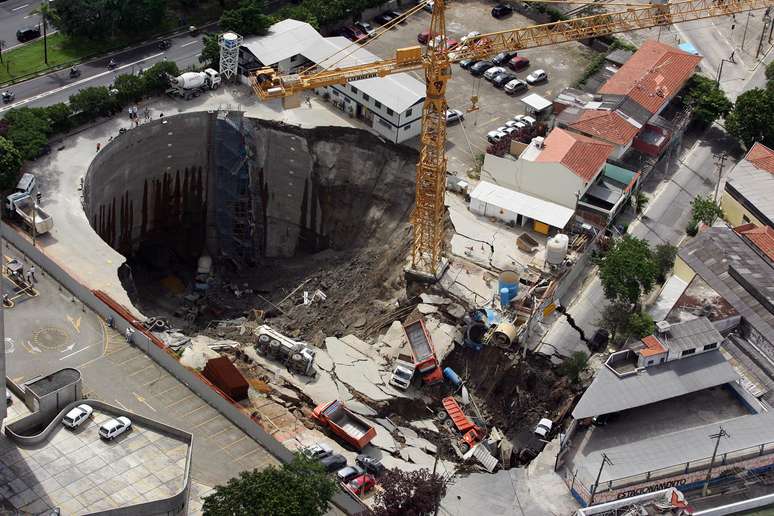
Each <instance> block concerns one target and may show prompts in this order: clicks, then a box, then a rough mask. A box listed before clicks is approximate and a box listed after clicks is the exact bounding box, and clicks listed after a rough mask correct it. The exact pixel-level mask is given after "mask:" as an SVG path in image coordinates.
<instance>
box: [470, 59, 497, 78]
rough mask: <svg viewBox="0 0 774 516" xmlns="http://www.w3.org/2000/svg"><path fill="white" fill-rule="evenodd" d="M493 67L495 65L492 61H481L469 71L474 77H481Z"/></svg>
mask: <svg viewBox="0 0 774 516" xmlns="http://www.w3.org/2000/svg"><path fill="white" fill-rule="evenodd" d="M493 66H494V63H492V61H479V62H478V63H476V64H474V65H473V66H471V67H470V68H469V69H468V70H469V71H470V73H472V74H473V76H474V77H481V76H482V75H484V72H486V71H487V70H489V69H490V68H492V67H493Z"/></svg>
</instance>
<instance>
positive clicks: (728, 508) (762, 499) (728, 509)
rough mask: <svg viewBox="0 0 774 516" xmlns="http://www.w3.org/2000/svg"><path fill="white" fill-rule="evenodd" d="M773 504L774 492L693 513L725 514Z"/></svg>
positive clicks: (717, 515)
mask: <svg viewBox="0 0 774 516" xmlns="http://www.w3.org/2000/svg"><path fill="white" fill-rule="evenodd" d="M771 505H774V494H769V495H765V496H759V497H758V498H751V499H750V500H743V501H741V502H736V503H731V504H728V505H724V506H722V507H714V508H712V509H707V510H705V511H699V512H695V513H693V514H694V516H725V515H726V514H739V513H741V512H743V511H749V510H752V509H757V508H759V507H769V506H771Z"/></svg>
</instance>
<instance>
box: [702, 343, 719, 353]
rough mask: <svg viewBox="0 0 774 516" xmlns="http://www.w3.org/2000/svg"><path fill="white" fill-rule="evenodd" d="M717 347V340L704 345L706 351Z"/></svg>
mask: <svg viewBox="0 0 774 516" xmlns="http://www.w3.org/2000/svg"><path fill="white" fill-rule="evenodd" d="M717 347H718V343H717V342H713V343H712V344H707V345H706V346H704V351H709V350H711V349H715V348H717Z"/></svg>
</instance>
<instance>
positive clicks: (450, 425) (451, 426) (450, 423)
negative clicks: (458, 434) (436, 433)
mask: <svg viewBox="0 0 774 516" xmlns="http://www.w3.org/2000/svg"><path fill="white" fill-rule="evenodd" d="M443 424H444V425H445V426H446V428H448V429H449V430H454V421H452V420H451V419H447V420H446V421H444V422H443Z"/></svg>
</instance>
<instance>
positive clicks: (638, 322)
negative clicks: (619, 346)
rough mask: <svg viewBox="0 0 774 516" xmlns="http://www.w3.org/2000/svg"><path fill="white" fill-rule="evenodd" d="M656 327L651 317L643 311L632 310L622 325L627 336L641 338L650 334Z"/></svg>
mask: <svg viewBox="0 0 774 516" xmlns="http://www.w3.org/2000/svg"><path fill="white" fill-rule="evenodd" d="M655 329H656V323H654V322H653V318H652V317H651V316H650V315H649V314H646V313H645V312H634V313H632V314H630V315H629V319H628V321H627V322H626V326H625V327H624V332H625V333H626V335H627V336H629V337H633V338H635V339H641V338H643V337H647V336H648V335H652V334H653V331H654V330H655Z"/></svg>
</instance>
